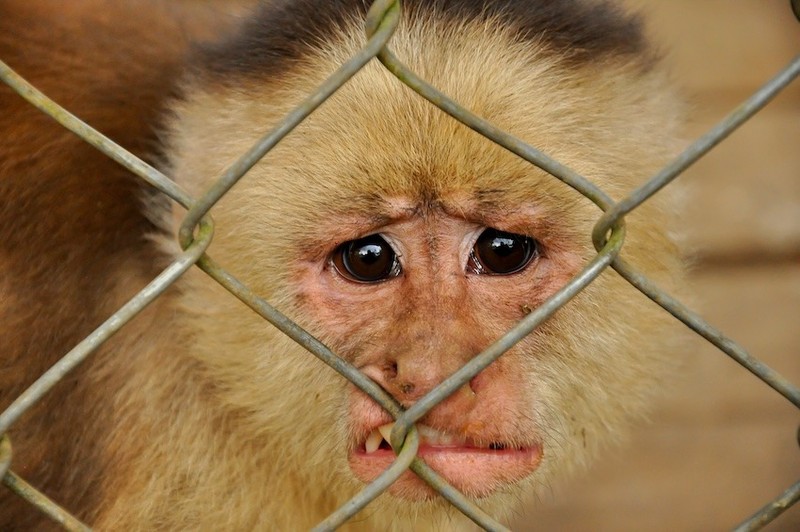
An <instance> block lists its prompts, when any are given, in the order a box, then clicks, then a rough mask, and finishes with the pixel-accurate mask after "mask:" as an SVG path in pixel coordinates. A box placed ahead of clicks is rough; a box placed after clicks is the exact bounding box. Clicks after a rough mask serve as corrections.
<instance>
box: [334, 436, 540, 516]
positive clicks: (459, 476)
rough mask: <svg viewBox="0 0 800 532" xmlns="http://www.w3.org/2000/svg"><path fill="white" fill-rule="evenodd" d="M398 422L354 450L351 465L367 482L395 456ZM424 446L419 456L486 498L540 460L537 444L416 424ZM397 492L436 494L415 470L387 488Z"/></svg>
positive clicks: (410, 496)
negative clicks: (394, 435)
mask: <svg viewBox="0 0 800 532" xmlns="http://www.w3.org/2000/svg"><path fill="white" fill-rule="evenodd" d="M392 427H394V423H387V424H384V425H381V426H379V427H375V428H374V429H372V430H371V431H370V432H369V434H368V435H367V437H366V439H365V440H364V441H363V442H362V443H361V444H360V445H359V446H357V447H356V449H355V450H354V451H353V452H351V453H350V457H349V464H350V469H351V470H352V471H353V473H354V474H355V475H356V477H357V478H358V479H359V480H361V481H362V482H365V483H369V482H371V481H373V480H375V478H377V477H378V475H380V474H381V473H382V472H383V471H384V470H386V469H387V468H388V467H389V466H390V465H391V464H392V462H394V460H395V459H396V456H395V453H394V451H393V450H392V447H391V444H390V443H389V440H390V434H391V431H392ZM417 430H418V431H419V436H420V444H419V449H418V451H417V455H418V456H419V457H420V458H422V459H423V460H424V461H425V463H426V464H428V465H429V466H430V467H431V468H432V469H433V470H434V471H436V472H437V473H439V474H440V475H442V476H443V477H444V478H445V479H446V480H447V481H448V482H449V483H450V484H452V485H453V486H454V487H455V488H456V489H458V490H459V491H461V492H463V493H464V494H466V495H468V496H471V497H475V498H482V497H487V496H489V495H491V494H492V493H493V492H494V491H496V490H498V489H500V488H502V487H504V486H507V485H509V484H513V483H516V482H518V481H520V480H522V479H524V478H525V477H527V476H528V475H530V474H531V473H532V472H533V471H535V470H536V468H537V467H538V465H539V463H540V462H541V459H542V455H543V452H542V447H541V445H539V444H533V445H528V446H519V445H514V444H511V443H509V442H507V441H502V440H495V439H486V442H485V443H483V440H482V439H480V438H478V437H468V436H465V435H461V434H456V433H452V432H445V431H440V430H437V429H435V428H433V427H429V426H427V425H422V424H417ZM389 492H390V493H391V494H393V495H395V496H398V497H400V498H403V499H409V500H428V499H433V498H435V497H436V496H437V494H436V492H435V491H434V490H433V489H432V488H430V486H428V485H427V484H426V483H425V482H424V481H422V480H421V479H420V478H419V477H417V476H416V474H414V473H413V472H411V471H407V472H405V473H403V475H401V476H400V478H399V479H398V480H397V481H396V482H395V483H394V484H393V485H392V486H391V487H390V488H389Z"/></svg>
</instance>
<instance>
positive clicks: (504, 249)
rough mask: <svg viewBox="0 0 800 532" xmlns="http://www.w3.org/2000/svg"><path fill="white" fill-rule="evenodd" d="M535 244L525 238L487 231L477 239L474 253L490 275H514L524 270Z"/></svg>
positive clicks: (528, 238) (531, 256) (495, 230)
mask: <svg viewBox="0 0 800 532" xmlns="http://www.w3.org/2000/svg"><path fill="white" fill-rule="evenodd" d="M535 246H536V244H535V243H534V241H533V240H532V239H531V238H530V237H527V236H523V235H516V234H514V233H505V232H503V231H498V230H497V229H487V230H486V231H484V232H483V234H481V236H480V237H478V242H477V243H476V244H475V252H476V253H477V255H478V259H479V260H480V262H481V265H482V266H483V267H484V268H485V269H487V270H489V272H491V273H499V274H507V273H514V272H516V271H519V270H521V269H522V268H524V267H525V266H526V265H527V264H528V262H530V260H531V258H533V254H534V251H535Z"/></svg>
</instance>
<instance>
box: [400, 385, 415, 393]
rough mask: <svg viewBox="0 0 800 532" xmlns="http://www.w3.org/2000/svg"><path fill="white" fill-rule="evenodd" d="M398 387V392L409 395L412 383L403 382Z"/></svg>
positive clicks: (411, 391)
mask: <svg viewBox="0 0 800 532" xmlns="http://www.w3.org/2000/svg"><path fill="white" fill-rule="evenodd" d="M399 388H400V393H402V394H403V395H410V394H412V393H413V392H414V385H413V384H411V383H410V382H404V383H403V384H401V385H400V386H399Z"/></svg>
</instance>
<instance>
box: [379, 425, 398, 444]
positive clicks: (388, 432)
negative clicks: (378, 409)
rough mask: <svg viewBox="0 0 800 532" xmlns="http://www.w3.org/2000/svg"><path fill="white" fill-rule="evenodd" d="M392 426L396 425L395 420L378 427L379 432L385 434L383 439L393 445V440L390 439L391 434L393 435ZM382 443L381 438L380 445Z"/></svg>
mask: <svg viewBox="0 0 800 532" xmlns="http://www.w3.org/2000/svg"><path fill="white" fill-rule="evenodd" d="M392 427H394V421H392V422H391V423H387V424H386V425H381V426H380V427H378V433H379V434H380V435H381V436H383V439H384V440H386V443H388V444H389V445H390V446H391V445H392V441H391V439H390V436H391V435H392ZM380 443H381V442H380V440H378V445H380Z"/></svg>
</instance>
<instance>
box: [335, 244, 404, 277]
mask: <svg viewBox="0 0 800 532" xmlns="http://www.w3.org/2000/svg"><path fill="white" fill-rule="evenodd" d="M331 262H332V263H333V266H334V267H335V268H336V271H337V272H339V274H340V275H341V276H342V277H344V278H346V279H349V280H351V281H355V282H357V283H379V282H381V281H385V280H387V279H390V278H392V277H397V276H398V275H400V272H401V269H400V261H399V260H398V258H397V253H395V252H394V250H393V249H392V246H390V245H389V243H388V242H387V241H386V240H385V239H384V238H383V237H382V236H380V235H370V236H366V237H364V238H359V239H358V240H351V241H349V242H345V243H344V244H342V245H341V246H339V247H338V248H336V251H334V252H333V256H332V257H331Z"/></svg>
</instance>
